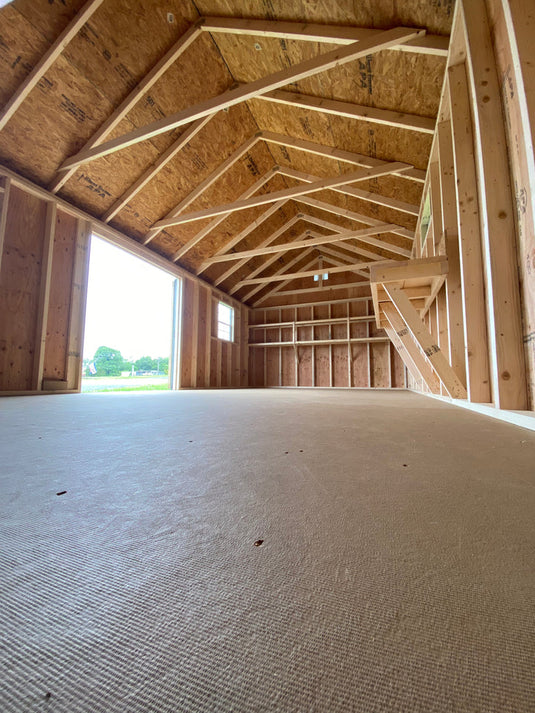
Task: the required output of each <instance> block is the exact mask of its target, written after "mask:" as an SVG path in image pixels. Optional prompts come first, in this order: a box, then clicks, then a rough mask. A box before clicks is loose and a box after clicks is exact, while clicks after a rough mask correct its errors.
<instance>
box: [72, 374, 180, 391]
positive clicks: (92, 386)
mask: <svg viewBox="0 0 535 713" xmlns="http://www.w3.org/2000/svg"><path fill="white" fill-rule="evenodd" d="M168 389H169V380H168V378H167V376H86V377H84V378H82V393H84V394H94V393H102V392H115V391H167V390H168Z"/></svg>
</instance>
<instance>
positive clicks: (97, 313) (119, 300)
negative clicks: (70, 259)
mask: <svg viewBox="0 0 535 713" xmlns="http://www.w3.org/2000/svg"><path fill="white" fill-rule="evenodd" d="M173 281H174V278H173V277H172V276H171V275H169V274H167V273H166V272H163V271H162V270H158V268H156V267H153V266H152V265H149V264H147V263H145V262H144V261H143V260H140V259H139V258H136V257H133V256H132V255H129V254H128V253H126V252H125V251H124V250H120V249H119V248H116V247H115V246H113V245H110V244H109V243H107V242H105V241H104V240H100V239H99V238H95V237H93V238H92V240H91V262H90V267H89V289H88V298H87V316H86V323H85V340H84V358H91V357H92V356H93V355H94V353H95V351H96V350H97V349H98V347H100V346H106V347H111V348H113V349H119V350H120V352H121V354H122V355H123V356H124V357H125V358H127V359H138V358H139V357H140V356H146V355H148V356H152V357H159V356H161V357H165V356H169V353H170V350H171V319H172V303H173Z"/></svg>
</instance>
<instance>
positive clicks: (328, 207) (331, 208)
mask: <svg viewBox="0 0 535 713" xmlns="http://www.w3.org/2000/svg"><path fill="white" fill-rule="evenodd" d="M273 171H274V172H277V171H279V167H278V166H275V167H274V168H273ZM241 197H245V194H242V196H240V198H241ZM293 200H294V201H295V202H297V203H303V204H304V205H308V206H311V207H315V208H319V209H321V210H325V211H328V212H330V213H335V214H337V215H341V216H342V217H345V218H350V219H351V220H355V221H357V222H360V223H363V224H364V225H379V224H380V223H381V221H380V220H376V219H375V218H370V217H369V216H366V215H362V214H360V213H354V212H351V211H348V210H346V209H344V208H338V206H335V205H332V204H330V203H325V202H323V201H319V200H317V199H315V198H311V197H310V196H306V197H304V196H300V197H299V198H294V199H293ZM288 201H289V199H285V200H282V201H280V203H276V204H273V206H271V207H270V208H269V209H268V210H267V211H265V212H264V213H262V214H261V215H260V216H259V217H258V218H256V219H255V220H254V221H253V222H252V223H249V225H248V226H246V227H245V228H244V229H243V230H242V231H241V232H240V233H238V235H236V236H235V237H234V238H233V239H232V240H230V241H229V242H228V243H226V244H225V245H224V246H223V247H222V248H220V249H219V250H218V251H217V252H216V253H215V255H222V254H223V253H225V252H227V250H230V249H231V248H232V247H234V245H236V244H237V243H239V242H240V241H241V240H242V239H243V238H245V237H246V236H247V235H249V233H251V232H252V231H253V230H254V229H255V228H257V227H258V226H259V225H260V224H261V223H262V222H264V220H266V219H267V218H269V217H270V216H271V215H273V214H274V213H275V212H276V210H277V209H278V208H281V207H282V206H283V205H285V204H286V203H287V202H288ZM225 218H226V216H225V215H223V216H219V217H218V218H216V219H215V220H214V221H213V222H212V223H210V224H209V225H208V226H207V227H206V228H203V229H202V230H201V231H199V233H197V235H195V236H194V237H193V238H192V239H191V240H190V241H189V242H188V243H186V245H183V246H182V248H180V250H179V251H178V253H175V255H173V259H174V260H176V259H178V257H180V256H181V255H183V254H184V253H185V252H187V251H188V250H189V249H191V248H192V247H193V246H194V245H196V244H197V243H198V242H199V241H200V240H201V239H202V238H203V237H205V236H206V235H207V234H208V233H209V232H211V230H213V228H215V227H216V226H217V225H219V223H221V222H222V221H223V220H225ZM303 218H304V219H306V220H308V221H309V222H313V223H315V224H316V225H322V226H323V227H326V228H328V229H329V230H333V231H336V230H337V229H340V226H338V225H336V224H335V223H329V222H327V221H325V220H321V219H320V218H316V217H312V216H310V215H306V216H303ZM390 232H392V233H395V234H397V235H401V236H403V237H404V238H408V239H410V240H412V239H413V234H412V232H411V231H409V230H408V229H407V228H403V227H401V226H400V225H395V226H393V228H392V229H391V230H390ZM365 242H369V243H370V244H371V245H375V246H376V247H380V248H383V249H385V250H390V251H391V252H394V253H398V254H400V255H403V256H404V257H410V251H409V250H405V249H404V248H401V247H399V246H397V245H391V244H390V243H382V241H376V240H375V239H367V240H366V241H365ZM179 253H180V254H179ZM209 266H210V263H208V262H207V261H205V262H203V263H202V264H201V266H200V268H199V270H198V272H197V274H201V273H202V272H204V270H206V269H207V268H208V267H209Z"/></svg>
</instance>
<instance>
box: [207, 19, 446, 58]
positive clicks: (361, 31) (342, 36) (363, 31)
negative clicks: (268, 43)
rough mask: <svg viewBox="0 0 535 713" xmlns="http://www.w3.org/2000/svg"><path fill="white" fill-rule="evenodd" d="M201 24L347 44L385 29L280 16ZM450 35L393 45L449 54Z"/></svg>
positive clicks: (237, 32) (231, 31) (223, 29)
mask: <svg viewBox="0 0 535 713" xmlns="http://www.w3.org/2000/svg"><path fill="white" fill-rule="evenodd" d="M201 28H202V30H203V31H205V32H213V33H217V32H222V33H225V34H234V35H257V36H260V37H283V38H284V39H288V40H290V39H291V40H308V41H309V42H329V43H333V44H340V45H347V44H352V43H353V42H363V41H366V40H369V39H372V38H373V37H377V36H378V35H379V34H380V32H381V30H375V29H372V28H368V27H348V26H345V25H344V26H341V25H319V24H315V23H302V22H284V21H282V22H281V21H277V20H255V19H241V18H237V17H211V16H207V17H204V18H203V20H202V25H201ZM448 45H449V38H447V37H442V35H426V37H421V38H417V39H414V40H409V41H408V42H407V43H405V44H399V45H394V46H393V47H392V48H391V49H395V50H402V51H405V52H420V53H424V54H432V55H436V56H439V57H447V55H448Z"/></svg>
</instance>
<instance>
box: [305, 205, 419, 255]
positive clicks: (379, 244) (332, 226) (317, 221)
mask: <svg viewBox="0 0 535 713" xmlns="http://www.w3.org/2000/svg"><path fill="white" fill-rule="evenodd" d="M303 220H306V221H308V222H309V223H313V224H314V225H319V226H320V227H322V228H326V229H327V230H332V231H333V232H338V233H341V234H345V233H351V232H352V231H351V230H349V229H348V228H343V227H342V226H340V225H337V224H336V223H331V222H330V221H328V220H323V219H322V218H316V217H315V216H313V215H308V214H305V215H304V216H303ZM375 227H378V226H375ZM384 232H392V231H391V230H388V231H386V230H385V231H384ZM359 240H360V241H361V242H363V243H368V245H373V246H374V247H376V248H380V249H381V250H389V251H390V252H393V253H396V254H398V255H403V257H406V258H410V256H411V251H410V250H405V248H400V247H398V246H397V245H392V244H391V243H385V242H384V240H378V239H377V238H372V237H371V235H370V236H363V237H361V238H359Z"/></svg>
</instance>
